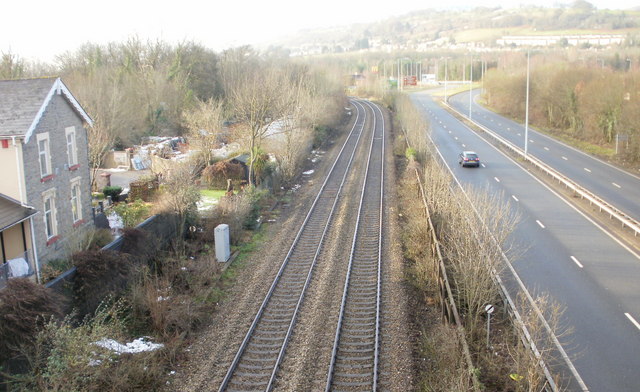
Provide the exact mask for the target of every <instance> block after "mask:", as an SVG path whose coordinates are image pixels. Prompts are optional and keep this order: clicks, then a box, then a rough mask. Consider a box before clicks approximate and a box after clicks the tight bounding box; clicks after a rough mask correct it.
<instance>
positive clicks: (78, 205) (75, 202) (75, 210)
mask: <svg viewBox="0 0 640 392" xmlns="http://www.w3.org/2000/svg"><path fill="white" fill-rule="evenodd" d="M81 179H82V177H76V178H74V179H72V180H71V199H70V202H71V218H72V220H73V223H74V224H75V223H78V222H79V221H81V220H82V196H81V195H82V191H81V188H80V181H81ZM74 189H76V190H77V193H75V194H74ZM76 215H77V216H76Z"/></svg>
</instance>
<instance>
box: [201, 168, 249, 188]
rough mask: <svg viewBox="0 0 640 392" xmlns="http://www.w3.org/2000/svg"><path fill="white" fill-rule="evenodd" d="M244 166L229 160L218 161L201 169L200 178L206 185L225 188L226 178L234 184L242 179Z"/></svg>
mask: <svg viewBox="0 0 640 392" xmlns="http://www.w3.org/2000/svg"><path fill="white" fill-rule="evenodd" d="M244 173H245V170H244V166H242V165H241V164H239V163H231V162H229V161H219V162H216V163H214V164H213V165H209V166H207V167H205V168H204V170H202V175H201V178H202V180H203V182H204V183H205V184H206V185H207V186H208V187H216V188H225V189H226V186H227V179H231V180H232V181H233V183H234V184H235V185H238V184H239V183H240V182H241V181H242V180H244Z"/></svg>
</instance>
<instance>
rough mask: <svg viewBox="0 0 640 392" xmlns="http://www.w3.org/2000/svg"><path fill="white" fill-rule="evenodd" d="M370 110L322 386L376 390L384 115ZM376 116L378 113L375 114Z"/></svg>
mask: <svg viewBox="0 0 640 392" xmlns="http://www.w3.org/2000/svg"><path fill="white" fill-rule="evenodd" d="M366 105H368V106H369V107H370V108H371V110H372V111H373V113H374V121H373V128H374V135H373V138H372V139H371V144H370V148H369V160H368V162H367V169H366V173H365V182H364V184H363V186H362V193H361V197H360V205H359V207H358V208H359V213H358V219H357V221H356V229H355V234H354V237H353V243H352V246H351V256H350V258H349V266H348V271H347V277H346V280H345V284H344V291H343V295H342V302H341V307H340V316H339V319H338V326H337V328H336V335H335V340H334V346H333V352H332V356H331V363H330V365H329V371H328V375H327V384H326V391H327V392H328V391H332V390H333V391H335V390H349V391H361V390H362V391H375V390H377V383H378V363H379V351H380V350H379V344H380V295H381V262H382V219H383V190H384V152H385V150H384V136H385V135H384V131H385V129H384V118H383V117H382V112H381V111H380V109H379V108H378V107H377V106H375V105H373V104H370V103H366ZM378 116H379V117H378Z"/></svg>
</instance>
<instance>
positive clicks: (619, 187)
mask: <svg viewBox="0 0 640 392" xmlns="http://www.w3.org/2000/svg"><path fill="white" fill-rule="evenodd" d="M612 184H613V186H615V187H616V188H618V189H622V187H621V186H620V185H618V184H616V183H615V182H612Z"/></svg>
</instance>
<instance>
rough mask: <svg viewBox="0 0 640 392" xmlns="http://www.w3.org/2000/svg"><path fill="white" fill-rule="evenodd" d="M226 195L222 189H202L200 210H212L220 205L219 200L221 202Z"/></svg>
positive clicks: (199, 203)
mask: <svg viewBox="0 0 640 392" xmlns="http://www.w3.org/2000/svg"><path fill="white" fill-rule="evenodd" d="M225 193H226V192H225V191H224V190H222V189H201V190H200V201H199V202H198V210H199V211H204V210H210V209H211V208H212V207H213V206H215V205H216V204H218V200H220V198H221V197H222V196H224V194H225Z"/></svg>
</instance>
